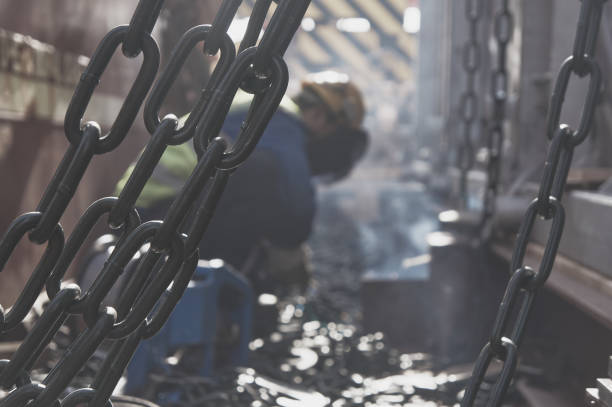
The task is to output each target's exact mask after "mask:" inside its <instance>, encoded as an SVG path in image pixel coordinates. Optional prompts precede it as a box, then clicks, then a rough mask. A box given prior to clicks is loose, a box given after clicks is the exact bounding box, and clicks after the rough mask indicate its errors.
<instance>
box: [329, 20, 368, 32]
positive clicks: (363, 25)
mask: <svg viewBox="0 0 612 407" xmlns="http://www.w3.org/2000/svg"><path fill="white" fill-rule="evenodd" d="M336 27H337V28H338V30H340V31H345V32H349V33H364V32H368V31H370V20H368V19H367V18H362V17H354V18H340V19H339V20H338V21H337V22H336Z"/></svg>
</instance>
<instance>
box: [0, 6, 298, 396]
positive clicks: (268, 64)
mask: <svg viewBox="0 0 612 407" xmlns="http://www.w3.org/2000/svg"><path fill="white" fill-rule="evenodd" d="M240 3H241V1H240V0H225V1H224V2H223V4H222V5H221V8H220V10H219V12H218V14H217V16H216V18H215V19H214V21H213V24H212V25H200V26H196V27H193V28H191V29H190V30H188V31H187V32H186V33H185V34H184V35H183V37H182V38H181V39H180V41H179V43H178V44H177V46H176V48H175V49H174V51H173V53H172V55H171V58H170V60H169V62H168V65H167V66H166V67H165V69H164V71H163V72H162V73H161V75H160V76H159V78H158V80H157V82H156V83H155V84H154V85H153V87H152V90H151V92H150V94H149V96H148V99H147V101H146V103H145V108H144V119H145V124H146V127H147V129H148V130H149V132H150V133H151V139H150V141H149V143H148V144H147V146H146V147H145V150H144V152H143V153H142V155H141V156H140V158H139V160H138V162H137V164H136V167H135V169H134V171H133V172H132V174H131V176H130V178H129V180H128V182H127V184H126V185H125V187H124V189H123V190H122V191H121V193H120V194H119V197H106V198H102V199H99V200H97V201H96V202H94V203H92V204H91V205H90V206H89V208H88V209H87V210H86V211H85V213H84V214H83V215H82V217H81V218H80V219H79V221H78V223H77V225H76V226H75V228H74V231H73V232H72V233H71V235H70V237H69V238H68V240H67V241H66V243H65V244H64V233H63V229H62V227H61V226H60V224H59V219H60V218H61V216H62V214H63V213H64V211H65V209H66V207H67V206H68V204H69V202H70V200H71V198H72V197H73V195H74V193H75V191H76V188H77V186H78V184H79V182H80V180H81V178H82V176H83V174H84V172H85V170H86V168H87V167H88V164H89V162H90V161H91V159H92V158H93V156H94V155H97V154H103V153H107V152H110V151H112V150H113V149H115V148H116V147H117V146H118V145H119V144H120V143H121V141H122V140H123V139H124V138H125V136H126V135H127V133H128V131H129V130H130V127H131V126H132V124H133V122H134V120H135V117H136V114H137V113H138V110H139V109H140V107H141V105H142V103H143V101H144V99H145V96H146V95H147V93H148V92H149V89H151V85H152V84H153V80H154V78H155V75H156V73H157V69H158V65H159V49H158V46H157V43H156V42H155V40H154V39H153V38H152V37H151V34H150V33H151V30H152V29H153V27H154V25H155V22H156V20H157V18H158V16H159V13H160V10H161V7H162V6H163V0H140V1H139V3H138V6H137V8H136V11H135V13H134V15H133V17H132V19H131V22H130V24H129V25H127V26H120V27H117V28H115V29H113V30H111V31H110V32H109V33H108V34H107V35H106V36H105V37H104V38H103V39H102V41H101V42H100V44H99V45H98V48H97V50H96V51H95V53H94V54H93V56H92V57H91V60H90V62H89V65H88V66H87V68H86V69H85V71H84V73H83V74H82V76H81V80H80V82H79V84H78V86H77V88H76V90H75V93H74V95H73V98H72V100H71V102H70V105H69V107H68V110H67V112H66V117H65V121H64V128H65V133H66V137H67V138H68V140H69V141H70V145H69V147H68V149H67V151H66V153H65V155H64V158H63V159H62V161H61V163H60V164H59V166H58V168H57V170H56V172H55V175H54V176H53V178H52V180H51V182H50V183H49V185H48V187H47V189H46V191H45V193H44V194H43V197H42V199H41V201H40V203H39V205H38V207H37V209H36V211H35V212H30V213H26V214H23V215H21V216H19V217H18V218H17V219H15V221H13V223H12V224H11V225H10V226H9V229H8V231H7V232H6V234H5V235H4V237H3V238H2V240H1V241H0V271H1V270H2V269H3V268H4V266H5V265H6V263H7V261H8V259H9V258H10V256H11V254H12V253H13V250H14V248H15V247H16V245H17V244H18V243H19V241H20V240H21V239H22V237H23V236H24V235H25V234H29V239H30V240H31V241H32V242H33V243H36V244H46V245H47V249H46V250H45V252H44V254H43V256H42V258H41V260H40V261H39V263H38V265H37V266H36V267H35V268H34V271H33V272H32V275H31V276H30V278H29V280H28V281H27V283H26V286H25V288H24V290H23V291H22V292H21V294H20V296H19V298H18V299H17V301H16V302H15V304H14V305H13V306H12V307H11V308H10V310H8V311H5V310H4V309H3V308H2V307H0V333H3V332H5V331H7V330H10V329H12V328H14V327H15V326H17V325H18V324H19V323H20V322H21V321H22V320H23V319H24V318H25V316H26V314H27V313H28V312H29V310H30V309H31V307H32V305H33V303H34V301H35V300H36V298H37V296H38V295H39V293H40V292H41V290H42V289H46V292H47V294H48V296H49V298H50V303H49V305H48V306H47V308H46V309H45V311H44V312H43V314H42V316H41V317H40V319H39V320H38V321H37V322H36V323H35V325H34V326H33V328H32V329H31V331H30V332H29V333H28V335H27V337H26V338H25V339H24V340H23V342H22V343H21V345H20V346H19V348H18V349H17V351H16V352H15V354H14V355H13V356H12V358H11V359H10V360H2V361H0V386H1V387H2V388H4V389H6V390H9V391H10V392H9V393H8V394H7V395H6V397H4V398H2V399H0V407H17V406H24V405H25V404H27V403H29V404H28V406H30V407H49V406H61V407H73V406H77V405H80V404H81V403H88V405H89V406H90V407H101V406H110V405H111V404H110V402H109V397H110V395H111V393H112V391H113V389H114V388H115V387H116V385H117V382H118V381H119V379H120V377H121V375H122V373H123V371H124V369H125V367H126V366H127V364H128V363H129V361H130V359H131V357H132V354H133V353H134V352H135V350H136V348H137V346H138V344H139V343H140V341H141V340H142V339H145V338H148V337H151V336H152V335H155V333H156V332H158V331H159V330H160V329H161V327H162V326H163V324H164V323H165V321H166V320H167V318H168V317H169V315H170V313H171V312H172V309H173V308H174V306H175V305H176V303H177V302H178V300H179V299H180V298H181V296H182V294H183V291H184V290H185V288H186V287H187V284H188V283H189V280H190V279H191V276H192V273H193V272H194V270H195V268H196V265H197V261H198V258H199V254H198V243H199V241H200V240H201V238H202V236H203V234H204V232H205V230H206V228H207V226H208V223H209V221H210V219H211V217H212V214H213V212H214V210H215V207H216V204H217V202H218V201H219V199H220V197H221V194H222V192H223V190H224V188H225V185H226V183H227V180H228V177H229V174H230V171H231V170H232V169H234V168H236V167H237V166H239V165H240V164H241V163H242V162H244V160H245V159H246V158H247V157H248V155H249V154H250V153H251V151H252V150H253V148H254V147H255V145H256V143H257V141H258V140H259V138H260V137H261V135H262V133H263V131H264V129H265V127H266V125H267V123H268V121H269V120H270V118H271V116H272V115H273V113H274V112H275V110H276V109H277V107H278V105H279V103H280V101H281V98H282V97H283V95H284V93H285V90H286V87H287V81H288V72H287V66H286V64H285V62H284V60H283V55H284V53H285V50H286V49H287V46H288V45H289V42H290V40H291V38H292V37H293V35H294V34H295V32H296V30H297V29H298V27H299V24H300V22H301V20H302V18H303V16H304V14H305V13H306V9H307V8H308V5H309V3H310V0H292V1H284V2H279V3H280V4H279V5H278V7H277V8H276V11H275V12H274V15H273V16H272V19H271V22H270V25H269V26H268V28H267V30H266V31H265V34H264V36H263V38H262V39H261V41H260V43H259V45H257V46H255V42H256V39H257V36H255V37H253V36H252V35H251V36H250V37H249V43H248V47H246V46H245V47H244V49H241V52H239V53H238V55H236V51H235V48H234V44H233V41H232V40H231V39H230V37H229V36H228V35H227V33H226V31H227V29H228V27H229V25H230V23H231V21H232V20H233V18H234V15H235V13H236V11H237V9H238V7H239V6H240ZM257 3H258V4H259V3H261V4H260V5H259V7H256V9H257V10H256V11H257V13H256V14H257V18H255V19H254V21H253V23H251V22H249V31H250V32H255V33H257V34H258V33H259V32H260V30H261V28H262V25H263V22H264V18H263V17H262V15H263V16H264V17H265V12H267V10H268V7H269V5H270V2H269V1H267V0H258V2H257ZM200 42H204V46H203V49H204V52H205V53H207V54H210V55H214V54H217V53H218V54H219V62H218V63H217V65H216V67H215V70H214V72H213V74H212V76H211V78H210V80H209V81H208V83H207V84H206V85H205V86H204V87H203V89H202V92H201V95H200V98H199V99H198V101H197V102H196V103H195V105H194V107H193V109H192V111H191V113H190V114H189V117H188V119H187V120H186V122H185V123H184V124H183V125H182V126H179V123H178V120H177V118H176V116H174V115H167V116H166V117H164V118H160V117H159V111H160V109H161V106H162V104H163V102H164V99H165V97H166V95H167V94H168V91H169V89H170V87H171V86H172V84H173V82H174V80H175V79H176V77H177V76H178V74H179V71H180V69H181V67H182V66H183V64H184V63H185V61H186V59H187V57H188V56H189V53H190V52H191V50H192V49H193V48H194V47H195V46H197V44H198V43H200ZM119 45H121V49H122V52H123V54H124V55H125V56H126V57H128V58H134V57H136V56H137V55H139V54H140V53H142V54H143V60H142V66H141V68H140V71H139V73H138V76H137V78H136V80H135V81H134V83H133V85H132V87H131V90H130V91H129V93H128V96H127V97H126V99H125V101H124V103H123V106H122V108H121V110H120V111H119V114H118V115H117V118H116V119H115V122H114V123H113V125H112V127H111V128H110V130H109V131H108V132H107V133H105V135H103V133H102V131H101V129H100V126H99V125H98V124H97V123H95V122H87V123H86V124H85V125H81V123H82V119H83V115H84V113H85V111H86V109H87V104H88V103H89V100H90V99H91V97H92V95H93V93H94V91H95V89H96V86H97V85H98V82H99V80H100V77H101V76H102V75H103V73H104V71H105V69H106V66H107V64H108V62H109V61H110V59H111V57H112V56H113V54H114V53H115V51H116V49H117V48H118V47H119ZM241 87H242V88H243V89H245V90H247V91H249V92H251V93H253V94H254V99H253V102H252V104H251V108H250V109H249V114H248V116H247V117H246V119H245V121H244V123H243V126H242V127H241V132H240V134H239V136H238V139H237V141H236V143H235V145H234V146H233V148H232V149H231V150H228V151H226V150H227V146H226V144H225V142H224V141H223V140H222V139H221V138H219V137H218V135H219V132H220V129H221V126H222V124H223V122H224V120H225V117H226V115H227V114H228V111H229V107H230V105H231V103H232V100H233V98H234V96H235V94H236V92H237V91H238V89H239V88H241ZM191 138H193V139H194V140H193V142H194V144H195V146H196V149H197V151H198V163H197V165H196V167H195V169H194V170H193V172H192V174H191V175H190V177H189V178H188V180H187V181H186V183H185V185H184V186H183V188H182V190H181V192H180V193H179V195H178V196H177V197H176V198H175V200H174V202H173V203H172V205H171V207H170V209H169V211H168V213H167V215H166V216H165V218H164V220H163V221H151V222H146V223H143V224H141V223H140V218H139V215H138V212H137V211H136V209H135V208H134V205H135V202H136V200H137V198H138V196H139V195H140V193H141V192H142V189H143V188H144V185H145V183H146V182H147V180H148V179H149V177H150V176H151V174H152V172H153V170H154V168H155V166H156V165H157V164H158V162H159V160H160V158H161V156H162V154H163V152H164V151H165V149H166V147H167V146H169V145H176V144H180V143H184V142H187V141H188V140H190V139H191ZM201 191H205V192H204V196H203V197H202V198H203V199H202V200H199V199H198V198H199V197H200V195H201ZM196 202H200V204H199V206H197V207H196ZM190 212H194V213H195V217H194V218H193V219H192V220H190V222H189V223H188V224H187V222H186V214H188V213H190ZM105 214H107V215H108V226H109V227H110V228H111V229H113V230H115V231H116V232H118V233H119V234H120V238H119V241H118V243H117V245H116V247H115V249H114V250H113V252H112V254H111V256H110V258H109V259H108V261H107V262H106V263H105V264H104V266H103V268H102V270H101V271H100V273H99V274H98V276H97V277H96V279H95V281H94V282H93V283H92V285H91V287H89V288H88V289H86V290H85V291H83V292H82V291H81V288H80V287H78V286H77V285H75V284H63V283H62V279H63V276H64V274H65V272H66V270H67V269H68V267H69V266H70V264H71V263H72V262H73V260H74V258H75V257H76V255H77V252H78V251H79V249H80V248H81V246H82V245H83V243H84V241H85V239H86V238H87V235H88V234H89V233H90V232H91V230H92V229H93V227H94V225H95V224H96V223H97V222H98V220H99V219H100V218H101V217H103V216H104V215H105ZM181 230H187V234H186V235H185V234H181V233H180V231H181ZM145 243H150V249H149V250H148V252H147V253H146V254H145V255H144V256H143V258H142V260H141V261H140V263H139V264H138V266H137V268H136V270H135V271H134V273H133V276H132V277H131V278H130V280H129V282H128V283H127V286H126V287H125V290H124V292H123V295H122V296H121V298H120V299H119V300H118V301H117V303H116V304H114V305H113V306H112V307H103V306H102V301H103V300H104V298H105V297H106V295H107V294H108V293H109V291H110V290H111V289H112V288H113V286H114V285H115V283H116V282H117V280H118V278H119V276H120V275H121V274H122V272H123V270H124V268H125V267H126V265H127V263H128V262H129V261H130V259H131V258H132V257H133V255H134V254H135V253H136V252H137V251H138V250H139V249H140V248H141V247H142V246H143V244H145ZM71 314H78V315H81V316H82V317H83V319H84V320H85V322H86V326H87V327H86V328H85V330H84V331H83V332H81V333H80V334H79V336H78V337H77V338H76V340H75V341H74V342H73V343H72V344H71V345H70V347H69V349H68V350H67V351H66V352H65V354H64V355H63V356H62V358H61V359H60V361H59V362H58V363H57V364H56V365H55V366H54V368H53V369H52V370H51V371H50V372H49V374H48V375H47V376H46V377H45V379H44V380H43V381H42V383H34V382H32V381H31V379H30V372H31V370H32V367H33V366H34V364H35V362H36V361H37V359H38V358H39V356H40V355H41V354H42V352H43V351H44V349H45V348H46V346H47V345H48V344H49V343H50V342H51V340H52V338H53V336H54V335H55V333H56V332H57V331H58V330H59V329H60V328H61V327H62V324H63V323H64V321H65V320H66V318H67V317H68V315H71ZM105 339H110V340H113V341H114V344H113V347H112V349H111V352H110V354H109V356H108V357H107V358H106V360H105V363H104V366H102V368H101V369H100V371H99V373H98V376H97V377H96V378H95V380H94V382H93V383H92V384H91V386H90V387H89V388H84V389H79V390H76V391H74V392H71V393H70V394H68V395H67V396H66V397H65V398H63V399H62V400H61V401H60V400H59V397H60V396H61V394H62V392H64V391H65V389H66V387H67V386H68V384H69V383H70V382H71V380H72V379H73V378H74V376H75V375H76V374H77V373H78V371H79V369H80V368H81V366H83V364H84V363H85V362H86V361H87V360H88V359H89V357H90V356H91V355H92V354H93V353H94V351H95V350H96V349H97V348H98V346H100V344H101V343H102V341H103V340H105Z"/></svg>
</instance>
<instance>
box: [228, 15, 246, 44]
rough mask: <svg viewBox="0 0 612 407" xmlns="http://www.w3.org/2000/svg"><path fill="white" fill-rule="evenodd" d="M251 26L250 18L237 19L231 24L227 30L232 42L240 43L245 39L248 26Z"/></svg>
mask: <svg viewBox="0 0 612 407" xmlns="http://www.w3.org/2000/svg"><path fill="white" fill-rule="evenodd" d="M248 25H249V18H248V17H244V18H236V19H234V21H232V23H231V24H230V26H229V28H228V29H227V34H228V35H229V36H230V38H231V39H232V41H234V42H240V41H242V39H243V38H244V34H246V30H247V26H248Z"/></svg>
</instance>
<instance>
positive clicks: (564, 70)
mask: <svg viewBox="0 0 612 407" xmlns="http://www.w3.org/2000/svg"><path fill="white" fill-rule="evenodd" d="M605 1H606V0H582V5H581V9H580V18H579V22H578V28H577V31H576V37H575V45H574V52H573V54H572V56H570V57H569V58H567V59H566V60H565V61H564V62H563V64H562V65H561V70H560V72H559V74H558V76H557V80H556V84H555V88H554V91H553V94H552V97H551V102H550V108H549V113H548V119H547V120H548V126H547V129H548V130H547V133H548V134H547V136H548V137H549V138H551V139H552V142H551V144H550V147H549V149H548V154H547V157H546V162H545V163H544V174H543V176H542V181H541V183H540V190H539V193H538V197H537V198H536V199H534V200H533V201H532V202H531V204H530V205H529V207H528V208H527V212H526V213H525V217H524V219H523V222H522V224H521V227H520V229H519V234H518V237H517V241H516V246H515V248H514V253H513V256H512V261H511V270H512V271H513V275H512V277H511V279H510V282H509V283H508V286H507V287H506V292H505V294H504V297H503V299H502V302H501V305H500V307H499V311H498V314H497V317H496V320H495V324H494V327H493V332H492V333H491V337H490V339H489V342H488V343H487V344H486V345H485V346H484V348H483V349H482V351H481V353H480V355H479V357H478V359H477V361H476V365H475V367H474V372H473V376H472V380H471V381H470V384H469V386H468V388H467V389H466V392H465V396H464V398H463V400H462V402H461V405H462V406H464V407H465V406H471V405H473V404H474V400H475V399H476V395H477V394H478V392H479V390H480V389H481V387H482V385H483V379H484V377H485V374H486V372H487V369H488V367H489V365H490V364H491V362H492V361H493V359H497V360H500V361H502V362H503V367H502V370H501V373H500V374H499V376H497V379H496V382H495V385H494V386H493V389H492V391H491V394H490V396H489V400H488V403H487V406H499V405H500V403H501V401H502V399H503V397H504V395H505V393H506V390H507V388H508V386H509V384H510V381H511V380H512V377H513V375H514V371H515V369H516V365H517V362H518V348H519V346H520V344H521V339H522V336H523V331H524V328H525V324H526V322H527V319H528V316H529V312H530V310H531V307H532V304H533V300H534V298H535V296H536V294H537V292H538V290H539V289H540V288H542V286H543V285H544V283H545V282H546V280H547V278H548V276H549V275H550V273H551V271H552V266H553V264H554V261H555V257H556V254H557V248H558V246H559V242H560V240H561V236H562V233H563V224H564V220H565V211H564V208H563V205H562V204H561V198H562V195H563V190H564V188H565V184H566V182H567V175H568V172H569V169H570V166H571V162H572V154H573V151H574V148H575V147H576V146H577V145H578V144H580V143H581V142H582V141H584V139H585V138H586V136H587V135H588V133H589V130H590V128H591V125H592V118H593V113H594V110H595V107H596V104H597V95H598V91H599V89H600V86H601V74H600V70H599V65H598V63H597V61H596V60H595V59H594V51H595V43H596V40H597V35H598V32H599V23H600V20H601V13H602V6H603V3H604V2H605ZM573 74H574V75H576V76H578V77H584V76H590V82H589V91H588V94H587V97H586V101H585V103H584V107H583V111H582V116H581V119H580V122H579V124H578V126H576V130H573V129H572V127H570V126H568V125H564V124H560V112H561V109H562V105H563V101H564V99H565V93H566V90H567V86H568V83H569V81H570V79H571V77H572V75H573ZM538 216H540V217H542V218H544V219H545V220H548V221H550V222H551V227H550V231H549V236H548V240H547V242H546V247H545V250H544V255H543V258H542V261H541V263H540V265H539V267H538V268H537V272H536V271H535V269H534V268H531V267H529V266H527V265H525V264H524V257H525V252H526V250H527V245H528V244H529V236H530V234H531V230H532V229H533V226H534V224H535V221H536V218H537V217H538Z"/></svg>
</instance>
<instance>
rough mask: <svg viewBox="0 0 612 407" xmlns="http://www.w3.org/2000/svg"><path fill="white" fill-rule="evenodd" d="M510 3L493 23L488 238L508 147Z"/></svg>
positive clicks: (484, 228)
mask: <svg viewBox="0 0 612 407" xmlns="http://www.w3.org/2000/svg"><path fill="white" fill-rule="evenodd" d="M508 1H509V0H501V7H500V9H499V11H498V12H497V13H496V14H495V17H494V22H493V35H494V36H495V40H496V43H497V66H496V68H495V69H494V70H493V71H492V74H491V83H490V85H489V86H490V92H491V100H492V101H493V112H492V118H491V125H490V127H489V129H488V137H487V152H488V157H487V184H486V187H485V191H484V196H483V211H482V218H481V222H480V230H481V232H482V233H483V234H484V235H485V236H488V235H489V233H490V230H491V225H490V222H491V218H492V216H493V213H494V212H495V199H496V197H497V188H498V184H499V177H500V171H501V155H502V149H503V144H504V122H505V120H506V102H507V100H508V82H509V80H508V68H507V60H508V58H507V50H508V44H509V43H510V41H511V39H512V31H513V29H514V22H513V16H512V13H511V11H510V9H509V7H508Z"/></svg>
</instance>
